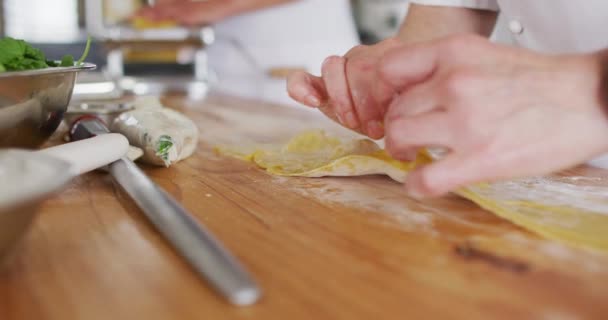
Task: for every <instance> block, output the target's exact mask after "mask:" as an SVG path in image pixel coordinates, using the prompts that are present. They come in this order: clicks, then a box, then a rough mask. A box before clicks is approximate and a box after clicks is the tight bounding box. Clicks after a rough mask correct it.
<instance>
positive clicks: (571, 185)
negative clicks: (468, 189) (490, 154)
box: [475, 177, 608, 215]
mask: <svg viewBox="0 0 608 320" xmlns="http://www.w3.org/2000/svg"><path fill="white" fill-rule="evenodd" d="M601 181H602V179H600V178H590V177H542V178H526V179H518V180H514V181H508V182H499V183H494V184H491V185H489V187H487V188H475V191H476V192H478V193H479V194H480V195H484V196H491V197H492V198H493V199H494V200H496V201H508V202H512V201H513V202H530V203H538V204H542V205H543V206H547V207H570V208H574V209H580V210H581V211H586V212H590V213H594V214H601V215H608V187H606V186H605V185H604V186H601V185H599V184H595V183H594V182H601Z"/></svg>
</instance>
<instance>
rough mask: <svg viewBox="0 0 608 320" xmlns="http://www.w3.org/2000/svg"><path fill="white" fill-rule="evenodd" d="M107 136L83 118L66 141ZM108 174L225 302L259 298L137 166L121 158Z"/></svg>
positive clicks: (232, 262)
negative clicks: (225, 299)
mask: <svg viewBox="0 0 608 320" xmlns="http://www.w3.org/2000/svg"><path fill="white" fill-rule="evenodd" d="M109 133H110V131H109V130H108V128H107V127H106V125H105V124H104V123H103V122H102V121H101V120H100V119H98V118H96V117H95V116H93V115H87V116H83V117H81V118H79V119H77V120H76V121H75V122H74V123H73V124H72V126H71V129H70V138H71V139H72V140H73V141H75V140H83V139H88V138H91V137H95V136H99V135H104V134H109ZM108 171H109V172H110V174H111V175H112V177H113V178H114V179H115V180H116V182H118V184H119V185H120V186H121V187H122V188H123V189H124V191H125V192H126V193H127V194H128V195H129V196H130V197H131V198H132V199H133V200H134V202H135V203H136V204H137V206H138V207H139V208H140V209H141V210H142V211H143V213H144V214H145V216H146V217H147V218H148V219H149V220H150V222H152V224H153V225H154V226H155V227H156V228H157V229H158V231H160V233H161V234H162V235H163V236H164V237H165V238H166V239H167V240H168V241H169V242H170V243H171V244H172V245H173V247H174V248H175V250H176V251H177V252H179V253H180V254H181V255H182V257H183V258H185V259H186V260H187V261H188V262H189V263H190V265H191V266H192V267H193V268H194V270H195V271H196V272H197V273H199V275H201V276H203V277H204V278H206V279H207V281H208V282H209V283H210V284H211V285H212V286H213V287H214V288H215V289H216V290H217V291H218V292H219V293H220V294H221V295H223V296H224V297H225V298H227V299H228V301H230V302H231V303H232V304H235V305H239V306H246V305H251V304H253V303H255V302H256V301H257V300H258V299H259V298H260V296H261V290H260V288H259V287H258V286H257V284H256V283H255V282H254V281H253V280H252V278H251V276H250V275H249V274H248V273H247V271H246V270H245V269H244V268H243V267H242V265H241V264H240V263H239V262H238V261H237V260H236V258H235V257H234V256H232V255H231V254H230V253H229V252H228V251H227V250H226V249H225V248H224V247H223V246H222V245H221V244H220V242H219V241H217V240H216V239H215V238H214V237H213V235H211V233H210V232H209V231H208V230H206V229H205V228H204V227H203V226H202V225H201V224H199V223H198V222H197V221H196V220H195V219H194V218H192V216H191V215H190V214H189V213H188V212H187V211H186V210H185V209H184V208H183V207H182V206H181V205H180V204H179V203H178V202H177V201H176V200H175V199H173V198H172V197H171V196H170V195H169V194H167V193H166V192H165V191H163V190H162V189H161V188H160V187H159V186H158V185H156V184H155V183H154V182H153V181H152V180H151V179H150V178H148V177H147V176H146V175H145V174H144V173H143V171H141V170H140V169H139V167H137V165H135V164H134V163H133V162H132V161H131V160H129V159H128V158H126V157H123V158H121V159H119V160H118V161H115V162H113V163H111V164H110V165H108Z"/></svg>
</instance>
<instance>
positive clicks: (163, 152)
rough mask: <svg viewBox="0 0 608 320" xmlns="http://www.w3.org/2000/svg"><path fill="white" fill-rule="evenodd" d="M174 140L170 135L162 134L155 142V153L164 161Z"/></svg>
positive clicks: (167, 158)
mask: <svg viewBox="0 0 608 320" xmlns="http://www.w3.org/2000/svg"><path fill="white" fill-rule="evenodd" d="M173 145H174V142H173V139H171V137H170V136H167V135H162V136H160V137H159V138H158V141H157V142H156V155H157V156H158V157H160V158H161V159H163V160H164V161H165V162H167V161H169V150H170V149H171V147H173Z"/></svg>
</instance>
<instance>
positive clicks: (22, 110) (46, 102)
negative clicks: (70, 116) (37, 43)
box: [0, 63, 96, 148]
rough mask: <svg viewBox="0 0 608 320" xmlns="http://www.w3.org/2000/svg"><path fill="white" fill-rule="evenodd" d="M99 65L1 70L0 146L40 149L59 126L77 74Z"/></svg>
mask: <svg viewBox="0 0 608 320" xmlns="http://www.w3.org/2000/svg"><path fill="white" fill-rule="evenodd" d="M95 68H96V66H95V65H94V64H91V63H84V64H83V65H81V66H77V67H76V66H75V67H56V68H46V69H37V70H27V71H9V72H3V73H0V148H6V147H18V148H37V147H39V146H40V145H41V144H43V143H44V142H45V141H46V140H47V139H48V138H49V137H50V136H51V135H52V134H53V133H54V132H55V130H56V129H57V127H58V126H59V124H60V123H61V121H62V120H63V115H64V113H65V111H66V110H67V107H68V104H69V103H70V99H71V97H72V91H73V90H74V84H75V82H76V75H77V74H78V72H80V71H85V70H93V69H95Z"/></svg>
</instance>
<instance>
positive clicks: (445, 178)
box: [405, 153, 489, 198]
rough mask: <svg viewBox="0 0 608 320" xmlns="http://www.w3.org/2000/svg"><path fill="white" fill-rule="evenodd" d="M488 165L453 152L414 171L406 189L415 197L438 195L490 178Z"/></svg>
mask: <svg viewBox="0 0 608 320" xmlns="http://www.w3.org/2000/svg"><path fill="white" fill-rule="evenodd" d="M484 169H489V167H488V166H483V165H480V163H479V161H477V160H476V158H475V157H473V156H463V155H457V154H454V153H451V154H449V155H447V156H446V157H445V158H443V159H442V160H438V161H436V162H433V163H431V164H429V165H426V166H424V167H421V168H419V169H416V170H414V171H412V172H411V173H410V174H409V175H408V176H407V180H406V182H405V189H406V191H407V192H408V194H409V195H411V196H413V197H414V198H424V197H438V196H442V195H445V194H447V193H448V192H451V191H454V190H455V189H457V188H459V187H461V186H465V185H468V184H471V183H476V182H481V180H483V179H487V178H488V175H487V174H488V173H489V172H488V170H484Z"/></svg>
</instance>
